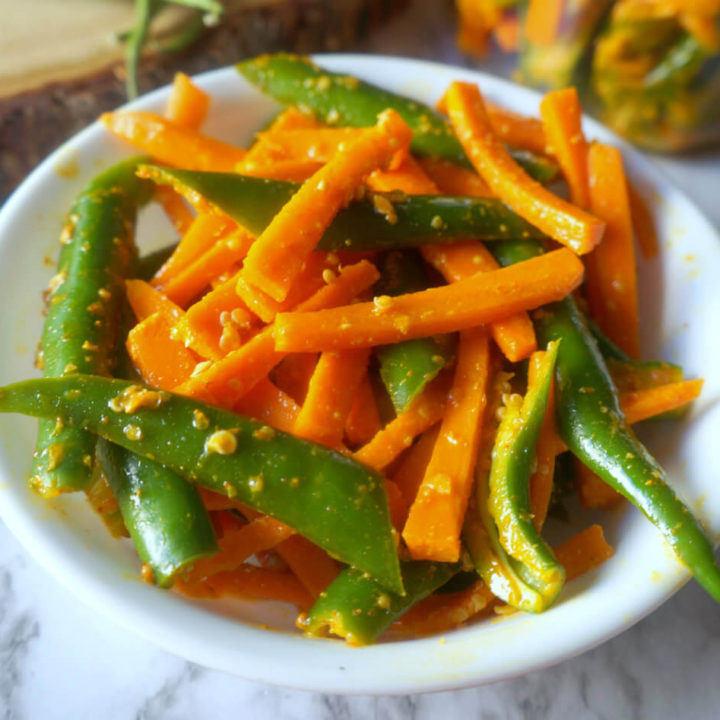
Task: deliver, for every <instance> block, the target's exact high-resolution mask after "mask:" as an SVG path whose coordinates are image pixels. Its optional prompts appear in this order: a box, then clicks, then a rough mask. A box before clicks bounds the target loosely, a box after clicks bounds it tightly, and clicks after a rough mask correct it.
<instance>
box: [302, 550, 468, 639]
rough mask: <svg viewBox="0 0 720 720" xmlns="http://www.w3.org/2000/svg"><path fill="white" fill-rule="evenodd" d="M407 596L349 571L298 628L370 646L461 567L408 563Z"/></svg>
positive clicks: (404, 573)
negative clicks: (330, 634) (327, 632)
mask: <svg viewBox="0 0 720 720" xmlns="http://www.w3.org/2000/svg"><path fill="white" fill-rule="evenodd" d="M401 569H402V579H403V585H404V586H405V594H404V595H398V594H397V593H392V592H388V591H387V590H386V589H385V588H384V587H383V586H382V585H380V584H379V583H378V582H377V581H376V580H374V579H373V578H372V577H370V576H368V575H367V574H366V573H362V572H360V571H359V570H356V569H355V568H348V569H347V570H344V571H343V572H341V573H340V575H338V576H337V578H335V580H333V582H332V583H331V584H330V585H329V586H328V588H327V589H326V590H325V591H324V592H323V593H321V594H320V597H319V598H318V600H317V601H316V602H315V604H314V605H313V606H312V608H311V609H310V612H309V613H308V615H307V617H306V618H302V619H301V620H300V621H299V622H298V625H299V627H301V628H302V629H303V630H304V631H305V632H306V633H307V634H308V635H322V634H323V632H324V631H325V630H326V629H327V630H328V631H329V632H331V633H332V634H333V635H338V636H339V637H342V638H345V640H346V641H347V642H348V643H349V644H350V645H369V644H371V643H372V642H374V641H375V640H376V638H377V637H378V635H380V633H382V632H383V631H384V630H387V628H388V627H390V625H391V624H392V623H393V622H394V621H395V620H396V619H397V618H399V617H400V616H401V615H402V614H403V613H405V612H407V610H409V609H410V608H411V607H412V606H413V605H415V604H416V603H418V602H420V601H421V600H422V599H423V598H426V597H427V596H428V595H430V593H432V592H433V591H434V590H436V589H437V588H439V587H441V586H442V585H444V584H445V583H446V582H447V581H448V580H449V579H450V578H451V577H452V576H453V575H455V574H456V573H457V572H458V571H459V570H460V565H459V564H451V563H432V562H404V563H402V565H401Z"/></svg>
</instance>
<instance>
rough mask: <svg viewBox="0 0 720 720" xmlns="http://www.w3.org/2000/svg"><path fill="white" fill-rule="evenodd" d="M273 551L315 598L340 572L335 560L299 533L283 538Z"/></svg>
mask: <svg viewBox="0 0 720 720" xmlns="http://www.w3.org/2000/svg"><path fill="white" fill-rule="evenodd" d="M275 551H276V552H277V554H278V555H280V557H281V558H282V559H283V560H284V561H285V562H286V563H287V564H288V566H289V567H290V569H291V570H292V571H293V573H294V574H295V576H296V577H297V579H298V580H299V581H300V582H301V583H302V585H303V587H304V588H305V589H306V590H307V591H308V592H309V593H310V595H312V596H313V598H317V597H318V595H320V593H321V592H323V591H324V590H325V588H327V586H328V585H329V584H330V583H331V582H332V581H333V580H334V579H335V578H336V577H337V576H338V573H339V572H340V568H339V567H338V564H337V563H336V562H335V560H333V559H332V558H331V557H330V556H329V555H328V554H327V553H326V552H325V551H324V550H322V549H321V548H319V547H318V546H317V545H315V544H314V543H311V542H310V541H309V540H307V539H306V538H304V537H302V536H301V535H292V536H291V537H289V538H287V540H283V541H282V542H281V543H280V544H279V545H277V546H276V548H275Z"/></svg>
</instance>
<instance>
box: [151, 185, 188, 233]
mask: <svg viewBox="0 0 720 720" xmlns="http://www.w3.org/2000/svg"><path fill="white" fill-rule="evenodd" d="M153 200H155V202H157V203H159V204H160V207H162V209H163V211H164V213H165V215H167V218H168V220H170V222H171V223H172V225H173V227H174V228H175V229H176V230H177V231H178V232H179V233H182V234H185V233H186V232H187V231H188V230H189V229H190V226H191V225H192V223H193V220H194V219H195V216H194V215H193V214H192V212H190V208H189V207H188V206H187V203H186V202H185V199H184V198H183V197H182V195H180V194H179V193H177V192H176V191H175V190H173V188H171V187H169V186H168V185H156V186H155V190H154V191H153Z"/></svg>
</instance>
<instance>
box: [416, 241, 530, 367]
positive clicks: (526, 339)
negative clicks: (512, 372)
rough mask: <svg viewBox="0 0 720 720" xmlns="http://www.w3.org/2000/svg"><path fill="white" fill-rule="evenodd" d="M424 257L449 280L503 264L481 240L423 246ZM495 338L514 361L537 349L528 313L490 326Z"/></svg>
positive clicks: (501, 348)
mask: <svg viewBox="0 0 720 720" xmlns="http://www.w3.org/2000/svg"><path fill="white" fill-rule="evenodd" d="M421 250H422V254H423V257H424V258H425V260H427V261H428V262H429V263H430V264H431V265H432V266H433V267H434V268H435V269H436V270H438V271H439V272H440V273H442V275H443V277H444V278H445V279H446V280H447V281H448V282H458V281H459V280H464V279H466V278H468V277H471V276H472V275H474V274H475V273H478V272H490V271H493V270H497V269H498V267H499V265H498V263H497V261H496V260H495V258H494V257H493V256H492V254H491V253H490V252H489V251H488V249H487V248H486V247H485V246H484V245H483V244H482V243H480V242H467V243H458V244H457V245H445V246H442V245H428V246H426V247H424V248H421ZM490 331H491V333H492V337H493V340H495V342H496V343H497V346H498V347H499V348H500V350H502V353H503V355H505V357H506V358H507V359H508V360H510V362H519V361H520V360H524V359H525V358H526V357H529V356H530V354H531V353H532V352H534V351H535V350H536V349H537V340H536V338H535V329H534V327H533V324H532V321H531V320H530V318H529V317H528V314H527V313H526V312H521V313H518V314H517V315H513V316H511V317H509V318H507V319H505V320H498V321H497V322H494V323H492V324H491V325H490Z"/></svg>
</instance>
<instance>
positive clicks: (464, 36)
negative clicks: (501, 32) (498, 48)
mask: <svg viewBox="0 0 720 720" xmlns="http://www.w3.org/2000/svg"><path fill="white" fill-rule="evenodd" d="M456 4H457V9H458V13H459V15H460V25H459V28H458V35H457V44H458V47H459V48H460V49H461V50H463V51H464V52H467V53H470V54H472V55H475V56H476V57H480V58H482V57H485V55H486V54H487V49H488V37H489V35H490V31H491V30H492V29H493V28H494V27H495V25H497V23H498V21H499V19H500V10H499V9H498V8H497V6H496V5H495V4H494V3H493V2H489V1H488V0H457V3H456Z"/></svg>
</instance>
